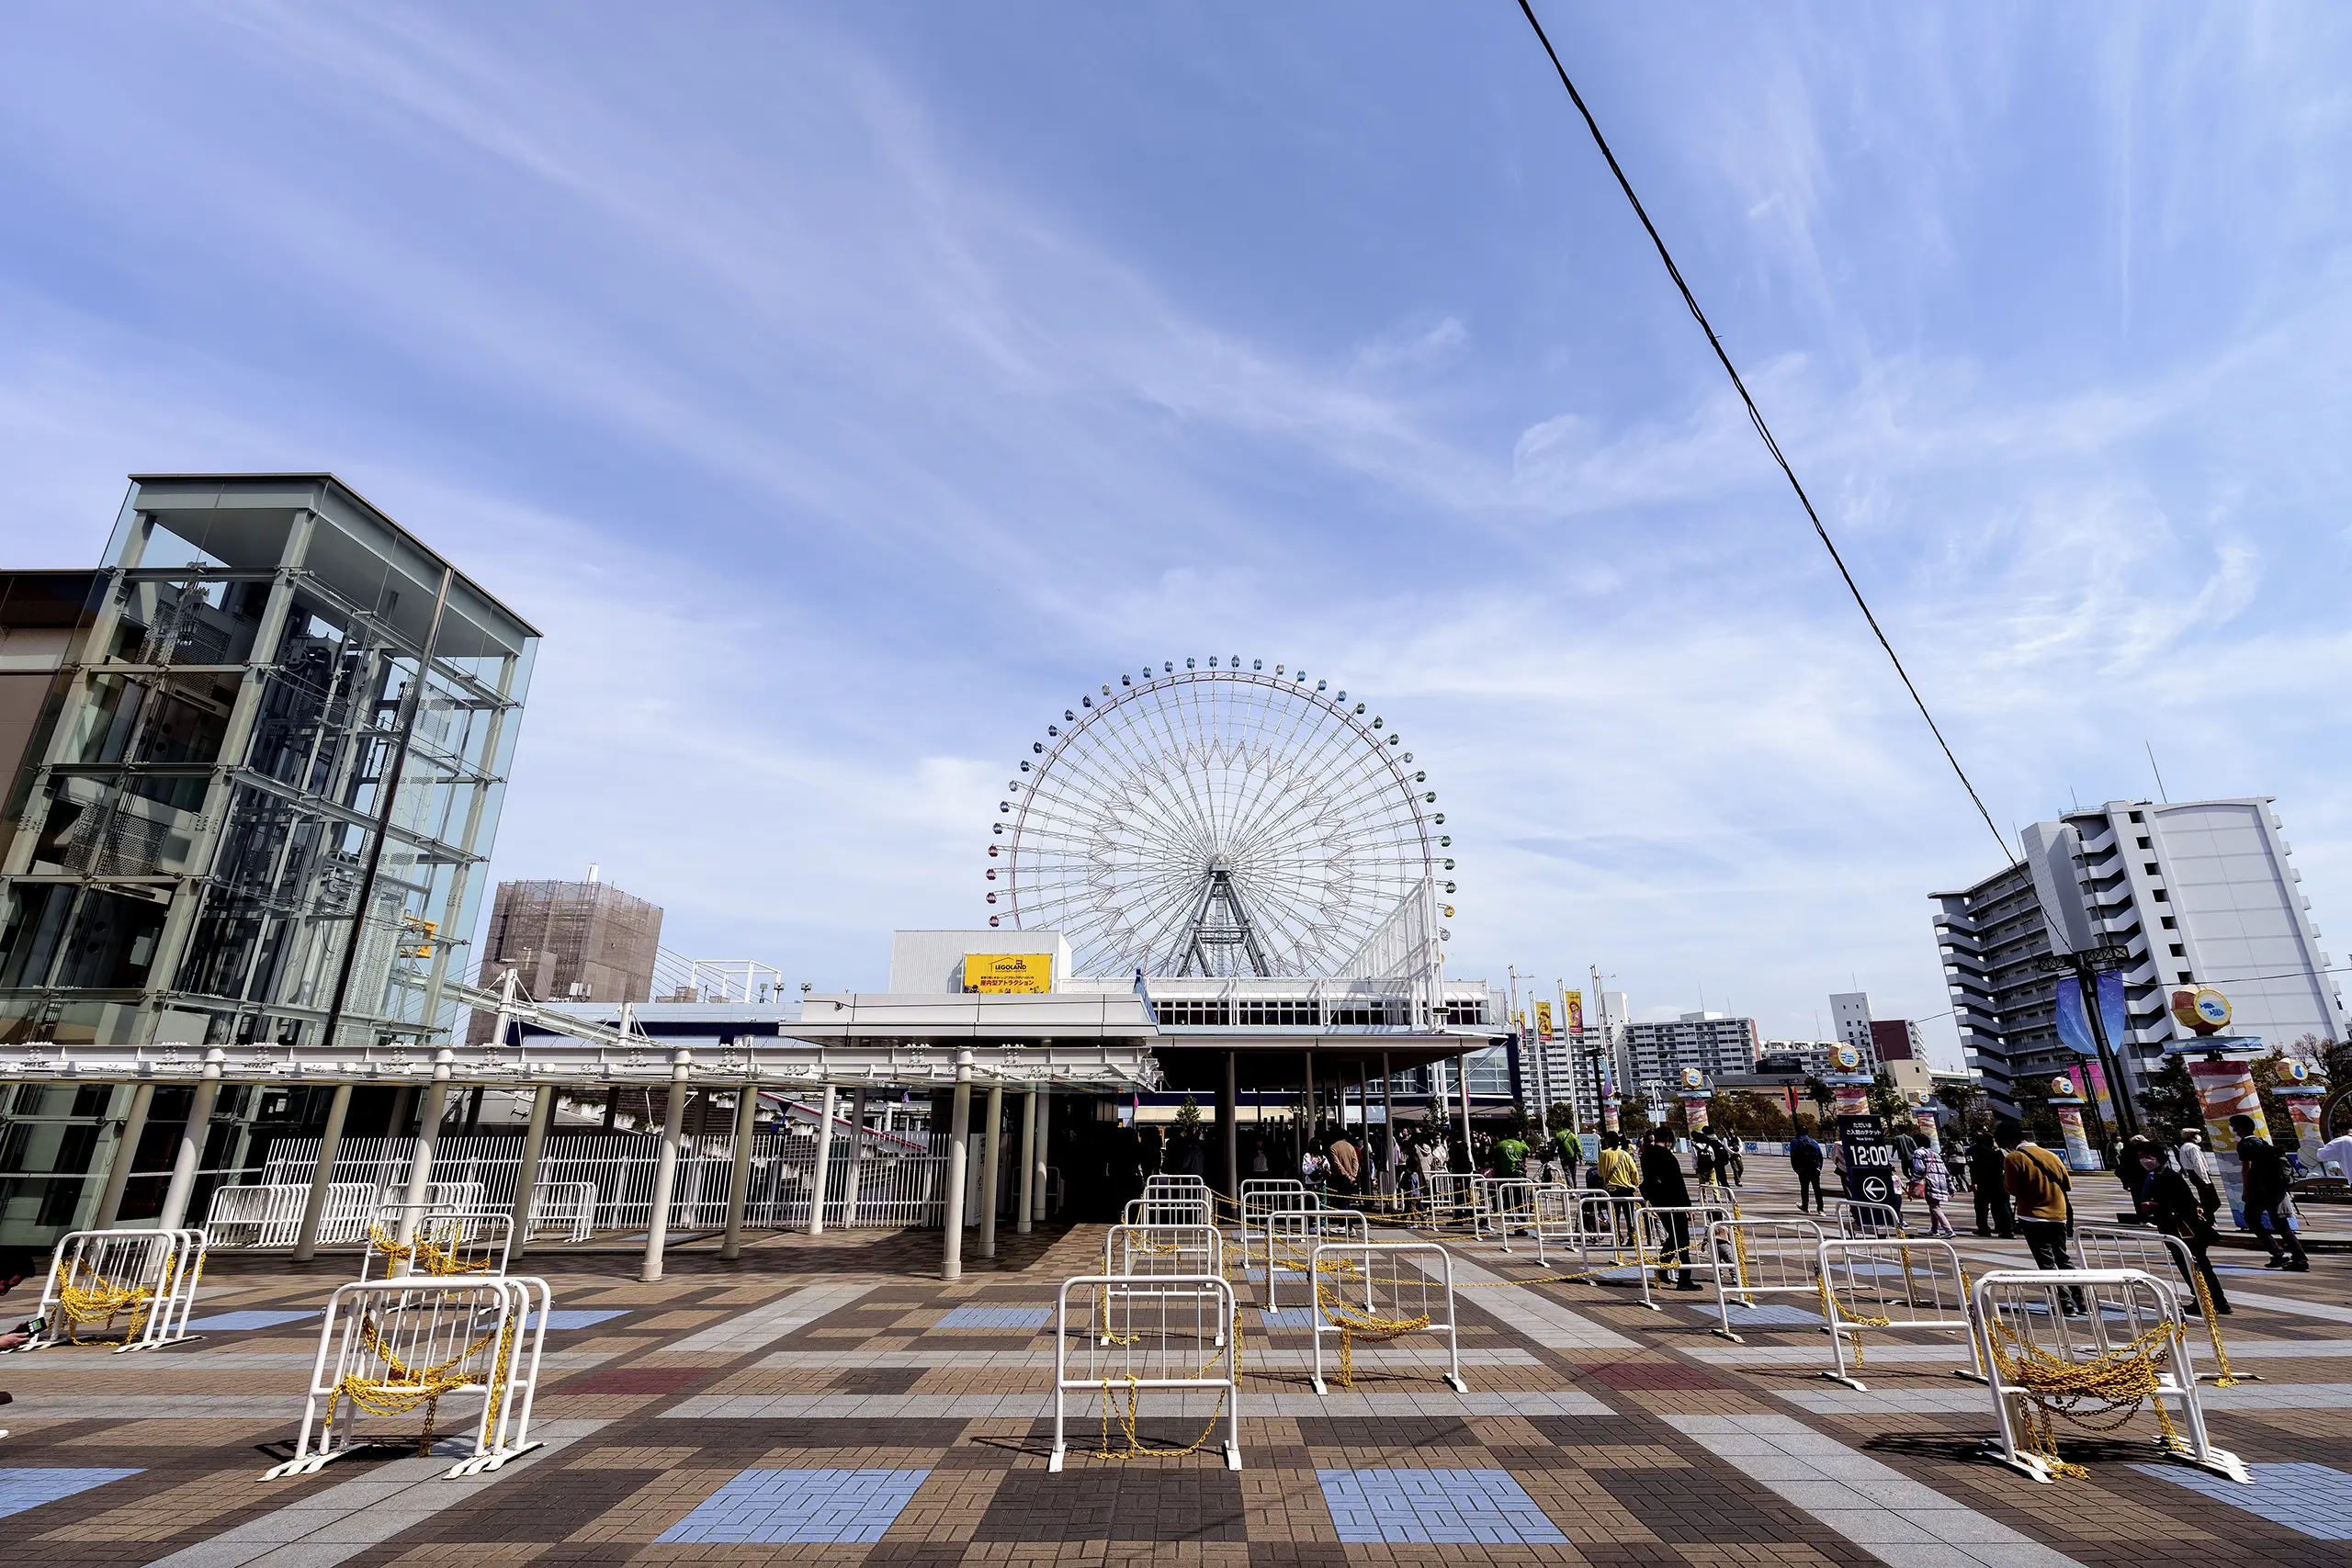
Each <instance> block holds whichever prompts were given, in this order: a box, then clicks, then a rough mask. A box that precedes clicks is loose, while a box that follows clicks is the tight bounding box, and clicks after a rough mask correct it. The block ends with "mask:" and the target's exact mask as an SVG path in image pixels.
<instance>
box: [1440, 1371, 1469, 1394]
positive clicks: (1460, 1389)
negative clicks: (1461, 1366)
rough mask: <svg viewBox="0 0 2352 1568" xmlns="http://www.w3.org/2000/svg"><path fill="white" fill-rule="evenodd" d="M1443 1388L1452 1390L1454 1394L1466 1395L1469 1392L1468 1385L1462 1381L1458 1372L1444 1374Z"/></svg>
mask: <svg viewBox="0 0 2352 1568" xmlns="http://www.w3.org/2000/svg"><path fill="white" fill-rule="evenodd" d="M1445 1386H1446V1387H1448V1388H1450V1389H1452V1390H1453V1392H1454V1393H1469V1392H1470V1385H1469V1384H1468V1383H1466V1382H1463V1381H1462V1375H1461V1374H1460V1373H1459V1372H1448V1373H1446V1374H1445Z"/></svg>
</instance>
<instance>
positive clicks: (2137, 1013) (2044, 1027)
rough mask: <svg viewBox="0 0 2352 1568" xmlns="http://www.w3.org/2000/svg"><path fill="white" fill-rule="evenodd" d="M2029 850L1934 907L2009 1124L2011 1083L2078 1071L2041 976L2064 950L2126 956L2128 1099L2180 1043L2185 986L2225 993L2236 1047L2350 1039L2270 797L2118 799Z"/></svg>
mask: <svg viewBox="0 0 2352 1568" xmlns="http://www.w3.org/2000/svg"><path fill="white" fill-rule="evenodd" d="M2020 838H2021V841H2022V845H2023V848H2024V851H2025V860H2024V862H2023V863H2021V864H2018V865H2012V866H2007V867H2005V868H2003V869H2002V870H2000V871H1998V872H1996V873H1995V874H1993V875H1991V876H1989V877H1986V878H1985V880H1984V881H1982V882H1979V883H1977V884H1975V885H1974V886H1971V887H1965V888H1960V889H1957V890H1954V891H1951V892H1946V893H1935V894H1930V895H1929V897H1932V898H1934V899H1935V900H1936V903H1937V906H1938V913H1937V915H1936V918H1935V929H1936V940H1937V943H1938V945H1939V947H1940V948H1941V950H1942V953H1943V959H1944V976H1945V978H1946V980H1947V982H1948V983H1949V984H1950V986H1951V996H1952V1002H1953V1005H1954V1007H1955V1009H1956V1021H1958V1023H1959V1025H1960V1037H1961V1043H1962V1046H1963V1047H1964V1048H1965V1049H1966V1051H1967V1053H1968V1060H1969V1065H1970V1066H1973V1067H1976V1068H1978V1069H1979V1070H1980V1071H1981V1072H1982V1073H1983V1075H1984V1080H1985V1095H1986V1098H1987V1099H1989V1100H1992V1101H1993V1102H1994V1104H1995V1105H1996V1106H1997V1107H1999V1108H2000V1109H2002V1110H2004V1111H2009V1110H2014V1105H2015V1102H2014V1100H2012V1099H2011V1095H2010V1085H2011V1083H2012V1082H2013V1081H2014V1080H2016V1079H2017V1078H2018V1077H2038V1076H2040V1075H2041V1074H2043V1073H2045V1072H2055V1071H2057V1070H2059V1069H2061V1068H2063V1067H2066V1066H2071V1065H2072V1064H2073V1063H2074V1061H2075V1056H2074V1054H2073V1053H2072V1052H2071V1051H2070V1050H2068V1049H2067V1048H2066V1047H2065V1046H2064V1044H2062V1043H2060V1041H2059V1039H2058V1032H2057V1026H2056V1022H2055V1018H2054V998H2055V995H2056V992H2055V982H2054V981H2053V979H2052V976H2048V975H2044V974H2041V973H2040V972H2039V970H2038V968H2037V966H2036V962H2035V961H2036V960H2037V959H2039V958H2040V957H2041V955H2042V954H2044V953H2050V952H2052V951H2057V950H2064V951H2066V952H2079V951H2082V950H2085V949H2088V948H2093V947H2099V946H2118V947H2121V948H2123V949H2124V951H2125V953H2126V954H2127V955H2128V956H2127V961H2126V963H2125V965H2124V967H2123V970H2122V975H2123V981H2124V998H2125V1010H2126V1013H2127V1016H2128V1027H2127V1028H2126V1030H2125V1038H2124V1039H2122V1040H2120V1041H2117V1042H2114V1047H2115V1051H2116V1055H2117V1058H2118V1061H2119V1063H2120V1066H2121V1067H2122V1070H2123V1072H2124V1074H2125V1076H2126V1077H2128V1078H2130V1079H2131V1080H2133V1087H2134V1088H2135V1089H2136V1088H2137V1087H2138V1084H2139V1082H2140V1081H2143V1079H2144V1077H2145V1076H2146V1075H2147V1074H2149V1073H2152V1072H2154V1070H2155V1068H2156V1067H2157V1066H2159V1065H2161V1057H2162V1053H2163V1050H2164V1045H2165V1042H2166V1041H2168V1040H2170V1039H2172V1038H2173V1035H2174V1033H2175V1027H2174V1024H2173V1021H2172V1019H2171V1017H2170V1015H2169V1013H2168V1011H2167V1009H2166V1003H2167V1000H2168V993H2169V991H2170V990H2171V988H2172V987H2176V986H2185V985H2192V984H2195V985H2209V986H2214V987H2219V988H2220V989H2221V990H2222V993H2223V994H2224V995H2226V996H2227V997H2228V998H2230V1007H2231V1010H2232V1015H2233V1016H2232V1018H2231V1021H2230V1032H2232V1033H2233V1034H2251V1035H2256V1036H2259V1037H2260V1038H2261V1039H2263V1040H2265V1041H2267V1042H2268V1043H2270V1044H2272V1045H2275V1046H2286V1045H2290V1044H2292V1043H2294V1042H2295V1041H2296V1040H2298V1039H2300V1038H2301V1036H2303V1035H2305V1034H2317V1035H2320V1036H2322V1037H2323V1038H2325V1039H2329V1040H2340V1039H2342V1038H2343V1037H2344V1000H2343V998H2342V996H2341V995H2339V994H2338V992H2337V990H2336V987H2335V980H2334V978H2333V977H2332V976H2329V975H2328V974H2327V973H2326V970H2327V966H2328V956H2327V954H2326V953H2324V952H2322V951H2321V950H2320V946H2319V935H2320V933H2319V928H2318V927H2317V926H2316V925H2314V924H2313V923H2312V918H2311V901H2310V900H2309V899H2308V898H2306V897H2303V894H2302V888H2301V882H2302V876H2301V874H2300V873H2299V872H2297V871H2296V870H2295V868H2294V867H2293V866H2292V865H2290V863H2289V862H2288V857H2289V855H2290V850H2289V848H2288V844H2287V840H2286V838H2285V836H2284V833H2283V832H2282V830H2281V825H2280V823H2279V820H2278V815H2277V814H2276V813H2275V812H2273V811H2272V810H2271V809H2270V797H2269V796H2267V795H2262V796H2254V797H2248V798H2244V799H2236V800H2197V801H2181V802H2178V803H2172V804H2166V803H2151V802H2148V801H2144V800H2136V801H2133V800H2111V801H2109V802H2107V803H2106V804H2105V805H2104V806H2101V807H2098V809H2097V810H2093V811H2076V812H2071V813H2069V814H2068V815H2066V816H2065V817H2063V818H2059V819H2058V820H2057V821H2054V822H2036V823H2034V824H2033V825H2032V826H2031V827H2030V828H2028V829H2026V830H2025V831H2024V833H2023V834H2022V835H2020Z"/></svg>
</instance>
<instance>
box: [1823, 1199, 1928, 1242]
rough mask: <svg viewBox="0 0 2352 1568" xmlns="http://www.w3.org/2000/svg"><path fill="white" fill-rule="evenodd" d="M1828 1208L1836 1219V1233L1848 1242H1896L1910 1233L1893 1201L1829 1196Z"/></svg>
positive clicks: (1901, 1213)
mask: <svg viewBox="0 0 2352 1568" xmlns="http://www.w3.org/2000/svg"><path fill="white" fill-rule="evenodd" d="M1828 1209H1829V1213H1830V1214H1831V1216H1833V1217H1834V1218H1835V1219H1836V1220H1837V1222H1838V1235H1839V1236H1841V1237H1843V1238H1844V1239H1846V1240H1848V1241H1897V1240H1900V1239H1902V1238H1903V1237H1904V1236H1905V1235H1909V1234H1910V1233H1909V1232H1908V1231H1906V1230H1905V1229H1904V1228H1903V1211H1902V1210H1900V1209H1898V1208H1896V1207H1895V1206H1894V1204H1892V1203H1871V1202H1865V1201H1863V1200H1861V1199H1860V1198H1832V1199H1830V1200H1829V1201H1828Z"/></svg>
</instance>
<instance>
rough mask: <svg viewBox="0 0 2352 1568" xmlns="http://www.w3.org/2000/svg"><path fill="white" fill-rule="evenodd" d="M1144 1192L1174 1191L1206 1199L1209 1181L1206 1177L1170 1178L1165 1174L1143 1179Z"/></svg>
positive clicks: (1179, 1176)
mask: <svg viewBox="0 0 2352 1568" xmlns="http://www.w3.org/2000/svg"><path fill="white" fill-rule="evenodd" d="M1143 1190H1145V1191H1146V1192H1161V1191H1174V1192H1177V1193H1180V1194H1182V1195H1183V1196H1186V1197H1193V1198H1206V1197H1207V1196H1208V1190H1209V1181H1208V1178H1207V1177H1205V1176H1190V1175H1176V1176H1170V1175H1167V1174H1165V1173H1163V1174H1160V1175H1158V1176H1147V1177H1145V1178H1144V1179H1143Z"/></svg>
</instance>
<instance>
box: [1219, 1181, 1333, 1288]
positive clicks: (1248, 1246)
mask: <svg viewBox="0 0 2352 1568" xmlns="http://www.w3.org/2000/svg"><path fill="white" fill-rule="evenodd" d="M1322 1206H1323V1200H1322V1199H1321V1198H1319V1197H1317V1195H1316V1193H1315V1190H1313V1189H1312V1188H1310V1187H1308V1186H1307V1185H1306V1182H1304V1181H1293V1180H1291V1179H1288V1178H1279V1177H1251V1178H1250V1179H1249V1180H1247V1181H1244V1182H1243V1183H1242V1184H1241V1216H1240V1217H1241V1266H1242V1268H1243V1269H1249V1268H1250V1267H1251V1263H1252V1257H1253V1254H1254V1253H1256V1252H1257V1251H1259V1250H1261V1248H1260V1244H1261V1243H1262V1242H1263V1241H1264V1240H1265V1235H1266V1216H1267V1215H1268V1214H1269V1213H1272V1212H1273V1211H1274V1210H1276V1209H1319V1208H1321V1207H1322Z"/></svg>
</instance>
